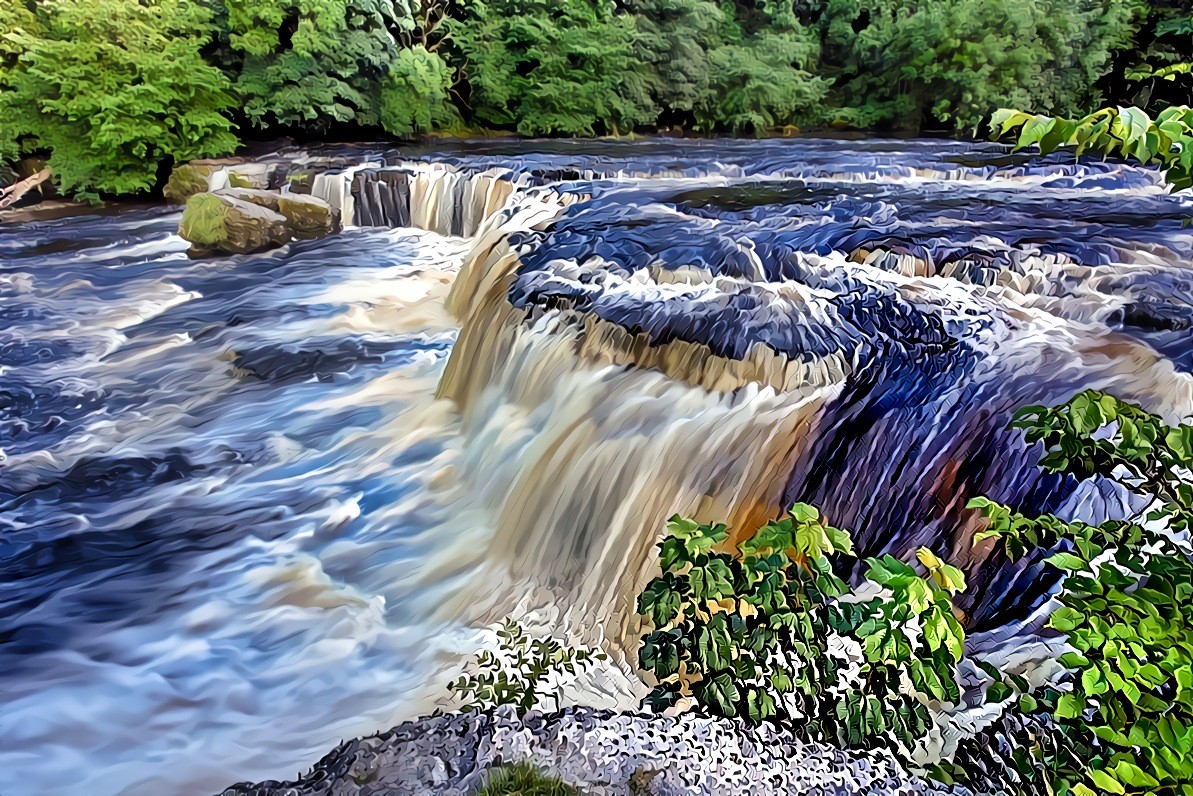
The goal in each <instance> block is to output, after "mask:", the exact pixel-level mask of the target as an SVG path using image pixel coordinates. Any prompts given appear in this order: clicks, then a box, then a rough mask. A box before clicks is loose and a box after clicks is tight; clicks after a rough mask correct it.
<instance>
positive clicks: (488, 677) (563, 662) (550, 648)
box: [448, 619, 674, 713]
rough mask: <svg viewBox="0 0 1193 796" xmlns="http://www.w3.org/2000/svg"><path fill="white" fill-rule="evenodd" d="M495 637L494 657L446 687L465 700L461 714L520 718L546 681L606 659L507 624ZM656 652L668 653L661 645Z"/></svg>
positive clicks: (484, 657) (481, 658) (485, 656)
mask: <svg viewBox="0 0 1193 796" xmlns="http://www.w3.org/2000/svg"><path fill="white" fill-rule="evenodd" d="M662 635H664V636H665V635H666V634H662ZM497 638H498V641H499V645H498V649H497V651H496V652H490V651H488V650H486V651H484V652H481V653H480V654H479V655H477V656H476V659H475V660H474V661H473V663H472V667H471V668H472V670H473V671H472V672H471V673H468V674H464V675H461V676H460V677H459V679H457V680H454V681H453V682H451V683H449V684H448V689H449V690H450V691H452V693H455V694H458V695H459V696H461V697H462V698H463V699H464V704H463V706H462V707H463V709H464V710H488V709H489V708H493V707H496V706H498V705H513V706H514V707H515V708H517V710H518V712H519V713H525V712H526V711H528V710H530V709H531V708H534V707H535V706H536V705H537V704H538V703H539V701H540V700H541V699H542V698H543V697H544V696H545V695H546V691H545V686H546V684H547V682H548V680H549V678H551V677H557V676H558V675H559V674H560V673H561V672H562V673H567V674H576V673H577V672H579V671H581V670H583V669H585V668H587V667H588V666H591V665H592V664H593V662H594V661H598V660H600V661H603V660H605V657H606V656H605V654H604V653H602V652H594V651H592V650H585V649H570V648H568V647H564V646H563V645H562V644H560V643H559V642H558V641H555V640H554V639H551V638H531V637H530V636H529V635H527V633H526V631H524V630H523V629H522V627H521V626H520V625H519V624H518V623H517V622H514V621H513V620H510V619H507V620H506V621H505V623H504V624H503V625H502V627H501V629H500V630H498V631H497ZM653 649H656V647H652V650H653ZM657 649H659V650H661V651H662V654H667V653H666V647H665V643H661V644H660V645H659V646H658V647H657ZM672 657H674V653H672ZM557 707H558V705H557Z"/></svg>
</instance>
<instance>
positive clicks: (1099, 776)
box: [1089, 769, 1127, 794]
mask: <svg viewBox="0 0 1193 796" xmlns="http://www.w3.org/2000/svg"><path fill="white" fill-rule="evenodd" d="M1089 778H1090V779H1092V780H1093V781H1094V784H1095V785H1097V786H1098V787H1099V788H1101V789H1102V792H1103V793H1115V794H1125V793H1126V792H1127V791H1126V789H1125V788H1124V787H1123V786H1122V783H1120V782H1119V781H1118V780H1116V779H1115V778H1114V777H1112V776H1110V774H1108V773H1106V772H1105V771H1098V770H1096V769H1095V770H1093V771H1091V772H1089Z"/></svg>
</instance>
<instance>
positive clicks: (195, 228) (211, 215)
mask: <svg viewBox="0 0 1193 796" xmlns="http://www.w3.org/2000/svg"><path fill="white" fill-rule="evenodd" d="M178 234H180V235H181V236H182V237H183V238H184V239H186V240H188V241H190V243H191V249H190V252H189V254H190V255H191V256H192V257H206V256H210V255H212V254H215V253H217V252H223V253H227V254H250V253H252V252H257V251H262V250H264V249H272V248H276V247H278V246H281V245H283V244H284V243H286V242H287V241H289V240H290V238H291V233H290V228H289V226H288V225H287V224H286V217H285V216H283V215H281V214H280V213H277V212H274V211H273V210H270V209H269V208H268V207H266V206H263V205H260V204H256V203H253V202H246V201H245V200H243V199H238V198H236V197H235V196H230V195H226V194H218V193H200V194H195V195H194V196H192V197H191V198H190V199H188V200H187V203H186V209H185V210H184V211H183V212H182V221H181V223H180V224H179V226H178Z"/></svg>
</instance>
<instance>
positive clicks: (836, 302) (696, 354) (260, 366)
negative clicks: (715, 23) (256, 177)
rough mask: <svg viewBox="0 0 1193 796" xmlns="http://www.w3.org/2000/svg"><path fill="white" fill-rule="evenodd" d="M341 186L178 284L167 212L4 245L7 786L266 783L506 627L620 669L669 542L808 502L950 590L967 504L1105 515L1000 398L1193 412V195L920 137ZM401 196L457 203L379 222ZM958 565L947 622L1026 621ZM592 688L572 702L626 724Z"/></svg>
mask: <svg viewBox="0 0 1193 796" xmlns="http://www.w3.org/2000/svg"><path fill="white" fill-rule="evenodd" d="M331 154H332V155H334V157H335V158H338V159H339V160H340V161H341V162H340V163H339V164H338V165H336V166H335V167H334V168H332V167H331V166H328V167H326V173H325V174H324V175H323V176H322V177H316V179H315V183H316V184H315V186H314V188H313V190H315V191H316V192H317V193H321V195H325V196H327V197H329V198H334V199H335V200H336V201H338V202H339V203H340V204H341V206H342V207H343V208H344V209H345V212H346V213H349V214H351V217H350V218H349V219H348V220H349V221H352V222H355V223H354V224H352V225H350V227H349V228H348V229H347V230H346V231H345V232H343V233H342V234H340V235H336V236H333V237H330V238H327V239H324V240H320V241H307V242H298V243H292V244H290V245H288V246H286V247H285V248H283V249H281V250H278V251H274V252H269V253H264V254H257V255H250V256H237V257H224V258H213V259H205V260H191V259H188V258H187V256H186V253H185V252H186V243H185V242H184V241H182V240H181V239H180V238H179V237H178V236H177V234H176V230H177V226H178V220H179V213H178V212H177V210H176V209H171V208H158V209H136V210H129V211H125V212H117V213H114V214H96V215H80V216H75V217H70V218H65V219H60V220H54V221H37V222H26V223H19V224H8V225H4V226H0V794H4V796H19V795H20V794H58V793H61V794H66V793H70V794H81V793H86V794H109V793H128V794H162V793H188V794H189V793H210V792H216V791H218V790H219V789H221V788H222V787H223V786H226V785H228V784H230V783H232V782H234V781H237V780H244V779H262V778H267V777H285V776H291V775H293V774H294V773H296V772H297V771H298V770H299V769H301V768H304V767H306V766H308V765H309V764H310V763H312V762H313V761H314V760H316V759H317V758H318V757H319V756H320V755H321V754H322V753H323V752H325V751H327V749H328V748H330V747H331V746H332V745H334V744H335V743H336V742H338V741H340V740H341V739H344V738H348V737H353V736H358V735H363V734H368V733H371V732H375V731H378V730H380V729H383V728H385V727H388V726H390V725H392V724H394V723H396V722H398V721H400V720H402V719H405V718H410V717H412V716H414V715H418V714H420V713H423V712H427V711H429V710H430V709H432V708H433V707H435V706H436V705H437V704H439V703H440V702H441V701H442V700H441V697H442V696H443V694H442V689H441V684H442V680H443V676H444V674H443V673H444V671H445V670H446V669H447V668H450V666H451V665H452V663H453V662H454V661H457V660H458V659H459V657H460V656H461V655H462V654H465V653H467V652H468V651H469V650H470V649H473V648H475V646H476V644H477V643H478V635H477V631H476V630H474V629H473V628H474V626H475V625H477V624H478V623H482V622H491V621H493V620H494V619H495V618H497V617H499V616H500V615H502V614H503V613H505V612H514V613H527V614H528V615H529V616H531V617H532V618H535V621H538V622H540V623H544V624H545V625H547V626H553V627H564V628H567V629H568V632H569V633H570V634H571V635H572V636H574V637H577V638H582V639H583V640H585V641H587V642H590V643H604V644H606V645H607V646H609V647H610V648H612V649H615V650H622V649H624V648H625V647H626V644H625V643H624V642H625V640H626V639H627V638H631V636H632V630H633V622H632V619H631V618H629V615H630V614H632V611H631V610H630V608H629V606H630V605H632V597H633V594H634V590H635V586H636V584H640V583H641V582H642V580H643V578H644V577H646V576H647V575H648V574H649V568H650V564H651V559H650V555H651V545H652V544H653V541H654V539H655V537H656V535H657V533H658V532H659V530H660V529H661V519H662V518H665V517H666V516H669V515H670V514H671V513H674V512H675V511H684V512H689V513H694V514H697V515H700V516H707V517H709V518H723V519H734V520H736V521H737V522H738V523H739V524H742V523H747V522H749V521H752V520H753V519H756V518H758V517H760V516H765V514H766V513H768V512H771V511H774V510H775V509H776V508H777V507H778V506H780V505H781V504H782V503H784V502H790V501H792V500H807V501H809V502H814V503H817V504H818V505H821V506H824V507H825V508H826V510H827V511H828V513H829V516H830V518H831V519H833V520H834V521H838V522H839V523H840V524H843V525H845V526H847V527H850V528H852V529H854V530H855V531H857V532H858V534H859V539H860V541H861V543H862V546H863V548H864V549H866V550H867V551H876V550H886V549H891V550H897V551H901V550H905V549H908V548H909V547H910V546H914V545H915V544H919V543H925V542H927V543H932V544H935V545H937V546H938V549H941V551H942V552H945V553H951V554H952V555H954V556H955V557H960V558H962V559H964V558H965V557H966V556H968V555H970V553H969V547H968V544H967V540H968V534H969V533H970V532H971V531H972V520H971V519H967V518H966V517H964V516H962V509H961V505H963V503H964V497H966V496H969V495H971V494H976V493H980V492H991V493H995V496H996V497H1000V498H1002V499H1005V500H1014V501H1015V502H1016V503H1017V504H1018V505H1022V506H1023V507H1024V508H1025V510H1036V511H1042V510H1059V511H1061V512H1062V513H1066V512H1067V513H1069V514H1071V515H1074V516H1078V515H1080V516H1086V515H1089V516H1094V517H1095V518H1096V515H1099V514H1104V513H1106V512H1108V511H1112V510H1113V508H1114V506H1115V500H1116V498H1115V496H1113V495H1106V494H1103V493H1101V492H1099V491H1098V490H1090V489H1088V488H1085V487H1080V486H1078V485H1075V484H1072V483H1068V482H1060V481H1057V480H1056V479H1051V480H1050V479H1043V478H1040V477H1039V476H1038V474H1037V473H1036V472H1035V470H1034V468H1033V467H1032V466H1031V463H1032V458H1031V456H1030V454H1029V452H1028V451H1026V449H1024V448H1023V446H1022V445H1021V444H1018V443H1017V442H1016V440H1015V439H1013V435H1010V434H1008V433H1007V432H1005V430H1004V427H1005V421H1006V418H1007V416H1008V414H1009V412H1010V411H1013V409H1014V408H1015V407H1016V406H1018V405H1021V404H1022V403H1027V402H1033V401H1041V400H1050V399H1059V398H1062V397H1064V396H1065V395H1067V394H1068V393H1070V392H1072V391H1073V390H1075V389H1080V388H1082V387H1087V386H1089V387H1099V388H1108V389H1114V390H1116V391H1118V392H1120V393H1121V394H1123V395H1124V396H1125V397H1129V398H1132V399H1135V400H1139V401H1142V402H1144V403H1145V404H1147V405H1148V406H1149V408H1152V409H1154V410H1155V411H1158V412H1161V413H1162V414H1164V415H1165V416H1166V417H1168V418H1170V419H1176V418H1180V417H1185V416H1188V414H1189V413H1190V412H1193V377H1191V376H1190V375H1189V374H1190V370H1191V369H1193V333H1191V332H1190V329H1191V328H1193V232H1191V231H1190V230H1189V229H1188V227H1187V226H1186V225H1185V222H1186V221H1187V219H1188V218H1189V216H1190V211H1191V207H1193V203H1191V202H1190V201H1189V200H1188V199H1182V198H1180V197H1173V196H1170V195H1168V194H1167V193H1166V192H1165V190H1164V189H1163V187H1162V186H1160V185H1159V184H1158V180H1157V177H1156V175H1155V174H1154V173H1152V172H1149V171H1146V170H1142V169H1137V168H1132V167H1128V166H1125V165H1122V164H1113V163H1095V162H1083V163H1081V164H1074V163H1072V162H1071V161H1070V160H1067V159H1066V158H1065V157H1062V156H1053V157H1050V158H1048V159H1043V160H1028V159H1026V158H1021V157H1018V156H1008V155H1007V153H1006V152H1005V151H1004V150H1003V149H1002V148H1001V147H996V146H993V145H983V144H977V145H973V144H952V143H945V142H939V141H910V142H895V141H874V142H852V143H850V142H840V141H815V140H806V141H771V142H729V141H726V142H688V143H683V142H665V141H647V142H640V143H628V144H627V143H616V144H614V143H606V144H592V143H590V144H580V143H555V144H536V143H533V142H531V143H508V144H496V143H485V144H472V145H460V146H456V147H454V148H446V149H442V150H432V151H418V152H399V151H396V150H384V149H379V148H370V147H359V148H344V147H341V148H336V149H335V150H334V151H332V152H331ZM298 157H299V155H297V154H295V153H287V154H284V155H281V156H279V157H278V158H276V162H277V163H281V164H286V163H292V162H293V161H294V160H295V159H296V158H298ZM303 157H305V155H303ZM345 162H358V163H359V164H372V165H371V166H369V167H368V168H367V169H362V168H360V167H357V168H354V169H353V168H349V169H347V170H345V169H344V166H345ZM386 164H388V166H389V168H390V169H392V170H394V173H401V174H407V173H409V174H415V173H426V172H427V170H428V169H429V170H430V171H432V172H434V173H435V174H436V175H440V174H443V173H446V174H449V175H452V176H451V178H450V179H439V177H435V179H429V180H424V181H423V182H421V183H417V185H416V182H415V181H414V178H413V177H410V178H409V179H407V177H406V176H403V177H402V179H401V180H399V181H398V182H400V183H401V185H400V186H398V187H395V186H396V185H397V183H393V184H391V183H392V181H391V182H384V180H383V181H382V182H383V183H384V186H385V187H384V189H379V188H377V187H376V186H377V182H376V180H375V179H374V177H375V175H376V174H378V173H384V171H382V172H379V171H378V168H379V167H381V166H384V165H386ZM412 169H413V171H412ZM420 170H421V171H420ZM478 174H480V175H484V178H485V179H486V180H488V182H485V183H484V184H483V186H481V187H477V185H476V183H475V180H473V182H472V183H469V182H468V180H469V179H473V177H472V176H471V175H478ZM361 175H363V176H364V177H365V178H366V179H358V177H359V176H361ZM370 175H373V176H370ZM370 180H373V182H371V183H370ZM369 185H373V187H371V188H370V187H368V186H369ZM502 186H505V187H502ZM399 187H400V190H399ZM482 188H483V191H487V192H488V193H486V194H485V195H484V197H482V196H481V194H482V192H483V191H482ZM387 191H388V193H387ZM486 197H487V198H486ZM403 203H405V204H403ZM486 203H487V204H486ZM399 205H400V206H401V207H403V208H405V209H404V210H401V211H400V212H399V209H395V208H398V207H399ZM403 214H404V215H403ZM420 214H421V215H420ZM394 224H403V225H406V226H402V227H397V228H394V227H393V225H394ZM371 225H377V226H371ZM418 227H422V228H418ZM485 236H487V238H486V237H485ZM482 244H483V246H482ZM480 248H484V252H479V249H480ZM503 253H504V254H508V256H506V257H505V259H504V260H503V259H501V255H503ZM502 269H505V270H502ZM462 270H463V276H461V277H460V280H461V281H460V282H457V275H459V274H461V272H462ZM453 282H457V284H456V290H455V292H454V293H451V294H450V295H449V291H451V289H452V285H453ZM461 325H462V326H463V329H464V331H463V332H460V328H461ZM458 338H459V345H458V346H457V340H458ZM453 348H455V349H456V351H455V353H454V354H453ZM449 358H451V360H452V362H451V364H450V365H449V363H448V360H449ZM752 358H753V359H752ZM751 362H752V364H748V366H747V364H743V363H751ZM726 363H728V364H726ZM735 368H736V369H735ZM965 563H967V564H968V566H969V568H970V569H971V572H973V573H975V575H976V580H975V583H976V584H977V589H976V593H975V594H974V596H973V597H972V599H971V601H970V603H969V604H967V610H968V611H969V612H970V615H971V617H972V620H973V626H974V627H975V629H978V630H984V631H993V630H997V629H998V628H1000V627H1003V626H1005V625H1007V624H1009V623H1013V622H1018V621H1021V620H1023V619H1024V618H1025V617H1026V616H1028V615H1029V614H1030V612H1031V610H1032V608H1033V607H1034V606H1037V605H1038V604H1039V602H1040V600H1041V599H1042V598H1043V596H1044V595H1043V591H1044V590H1041V589H1033V588H1032V586H1031V584H1032V583H1033V581H1034V580H1035V579H1036V578H1038V576H1039V570H1038V567H1034V566H1027V567H1018V568H1013V567H1006V566H1003V565H1002V564H1001V563H1000V562H999V561H997V560H993V559H988V558H987V557H985V556H979V557H976V558H973V559H972V560H968V561H966V562H965ZM614 658H615V662H617V661H620V668H618V667H617V666H613V667H612V668H611V670H610V671H609V672H606V673H605V675H606V676H605V679H604V680H602V681H601V682H600V684H599V685H597V686H592V687H590V688H589V689H588V690H587V691H585V690H584V689H583V688H581V689H580V690H579V691H577V692H576V695H575V698H576V699H585V700H586V701H590V702H595V703H596V704H600V705H604V706H614V705H628V704H631V703H632V699H633V697H634V696H635V695H636V694H637V693H638V692H637V691H636V690H635V685H634V683H633V680H632V677H629V676H627V675H626V671H628V669H629V666H628V664H627V663H626V660H625V658H624V656H621V657H620V658H619V656H618V655H615V656H614ZM591 685H592V684H590V686H591Z"/></svg>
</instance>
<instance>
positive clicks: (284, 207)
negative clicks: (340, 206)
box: [277, 194, 342, 240]
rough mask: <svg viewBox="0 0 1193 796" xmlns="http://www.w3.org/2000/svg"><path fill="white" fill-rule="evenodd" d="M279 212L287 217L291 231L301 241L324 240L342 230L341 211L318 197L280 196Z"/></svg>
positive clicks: (302, 195) (301, 195)
mask: <svg viewBox="0 0 1193 796" xmlns="http://www.w3.org/2000/svg"><path fill="white" fill-rule="evenodd" d="M277 211H278V212H279V213H281V214H282V215H283V216H285V217H286V222H287V223H288V224H289V225H290V231H291V232H293V233H294V237H295V238H298V239H299V240H314V239H316V238H324V237H327V236H328V235H334V234H335V233H337V232H339V231H340V230H341V229H342V227H341V225H340V211H338V210H336V209H335V208H334V207H332V206H331V205H329V204H328V203H327V202H325V201H323V200H322V199H320V198H318V197H317V196H307V195H304V194H280V195H279V196H278V205H277Z"/></svg>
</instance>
